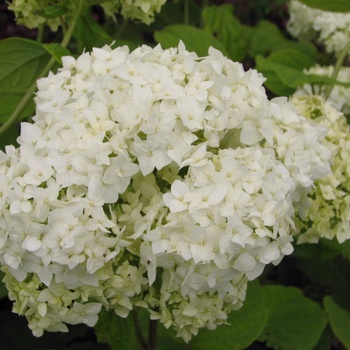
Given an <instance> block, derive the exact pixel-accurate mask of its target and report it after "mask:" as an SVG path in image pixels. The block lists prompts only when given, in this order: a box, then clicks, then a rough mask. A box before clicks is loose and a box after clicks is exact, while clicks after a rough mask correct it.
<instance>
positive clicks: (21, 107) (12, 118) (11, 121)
mask: <svg viewBox="0 0 350 350" xmlns="http://www.w3.org/2000/svg"><path fill="white" fill-rule="evenodd" d="M84 5H85V0H79V1H78V5H77V7H76V10H75V11H74V13H73V17H72V19H71V21H70V23H69V27H68V28H67V31H66V33H65V35H64V37H63V40H62V42H61V45H62V46H63V47H67V45H68V44H69V42H70V39H71V38H72V35H73V30H74V27H75V25H76V22H77V20H78V18H79V16H80V13H81V11H82V9H83V7H84ZM55 62H56V61H55V59H54V58H51V59H50V60H49V62H48V63H47V65H46V66H45V67H44V69H43V70H42V71H41V72H40V74H39V75H38V76H37V78H36V80H38V79H40V78H42V77H44V76H46V75H47V74H48V73H49V71H50V70H51V68H52V67H53V66H54V64H55ZM35 88H36V81H34V82H33V83H32V84H31V86H30V87H29V89H28V90H27V92H26V93H25V95H24V96H23V97H22V99H21V101H20V102H19V104H18V105H17V107H16V109H15V110H14V112H13V113H12V114H11V116H10V117H9V118H8V119H7V120H6V122H5V123H4V124H2V125H1V127H0V135H3V134H4V133H5V132H6V130H7V129H9V128H10V127H11V126H12V124H14V123H15V122H16V120H17V119H18V118H19V116H20V115H21V113H22V112H23V111H24V109H25V108H26V106H27V104H28V102H29V101H30V100H31V99H32V97H33V93H34V91H35Z"/></svg>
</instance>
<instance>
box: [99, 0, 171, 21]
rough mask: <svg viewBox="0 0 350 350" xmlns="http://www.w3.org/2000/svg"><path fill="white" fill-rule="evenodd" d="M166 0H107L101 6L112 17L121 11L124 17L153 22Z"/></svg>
mask: <svg viewBox="0 0 350 350" xmlns="http://www.w3.org/2000/svg"><path fill="white" fill-rule="evenodd" d="M165 2H166V0H107V1H103V2H101V6H102V7H103V9H104V11H105V12H106V14H107V15H109V16H111V17H114V16H115V14H116V13H120V14H121V15H122V16H123V17H124V18H130V19H134V20H138V21H141V22H143V23H146V24H151V23H152V22H153V21H154V16H155V14H156V13H158V12H160V9H161V7H162V6H163V5H164V4H165Z"/></svg>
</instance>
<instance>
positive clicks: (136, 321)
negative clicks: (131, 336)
mask: <svg viewBox="0 0 350 350" xmlns="http://www.w3.org/2000/svg"><path fill="white" fill-rule="evenodd" d="M131 316H132V319H133V321H134V330H135V336H136V339H137V341H138V343H139V344H140V346H141V348H142V349H143V350H147V348H148V346H147V343H146V341H145V339H144V337H143V335H142V330H141V327H140V324H139V319H138V317H137V312H136V311H131Z"/></svg>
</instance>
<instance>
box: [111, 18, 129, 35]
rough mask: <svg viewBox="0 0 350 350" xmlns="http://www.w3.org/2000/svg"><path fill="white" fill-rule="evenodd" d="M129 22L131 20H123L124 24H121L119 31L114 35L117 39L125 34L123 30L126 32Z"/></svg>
mask: <svg viewBox="0 0 350 350" xmlns="http://www.w3.org/2000/svg"><path fill="white" fill-rule="evenodd" d="M128 23H129V21H128V20H127V19H124V20H123V21H122V24H121V25H120V26H119V28H118V31H117V33H116V35H115V37H114V38H115V40H118V39H119V38H120V37H121V35H122V34H123V32H124V30H125V28H126V26H127V25H128Z"/></svg>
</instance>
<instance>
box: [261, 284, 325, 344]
mask: <svg viewBox="0 0 350 350" xmlns="http://www.w3.org/2000/svg"><path fill="white" fill-rule="evenodd" d="M263 291H264V295H265V301H266V305H267V308H268V310H269V317H268V320H267V324H266V327H265V329H264V331H263V333H262V335H261V337H260V339H261V340H262V341H266V342H267V345H268V346H269V347H272V348H274V349H280V350H310V349H312V348H313V347H314V346H315V345H316V344H317V342H318V340H319V338H320V337H321V334H322V332H323V329H324V328H325V326H326V324H327V318H326V315H325V314H324V312H323V310H322V308H321V307H320V306H319V305H318V304H317V303H315V302H314V301H312V300H311V299H308V298H306V297H305V296H304V295H303V294H302V292H301V291H300V290H299V289H297V288H294V287H283V286H265V287H263Z"/></svg>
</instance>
